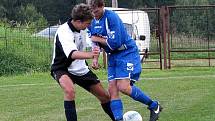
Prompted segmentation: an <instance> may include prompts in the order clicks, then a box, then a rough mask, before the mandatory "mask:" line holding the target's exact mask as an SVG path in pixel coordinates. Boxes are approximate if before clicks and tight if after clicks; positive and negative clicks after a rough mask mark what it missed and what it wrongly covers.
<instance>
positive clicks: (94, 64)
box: [91, 58, 99, 70]
mask: <svg viewBox="0 0 215 121" xmlns="http://www.w3.org/2000/svg"><path fill="white" fill-rule="evenodd" d="M91 66H92V68H93V69H95V70H97V69H99V63H98V59H97V58H94V59H93V61H92V65H91Z"/></svg>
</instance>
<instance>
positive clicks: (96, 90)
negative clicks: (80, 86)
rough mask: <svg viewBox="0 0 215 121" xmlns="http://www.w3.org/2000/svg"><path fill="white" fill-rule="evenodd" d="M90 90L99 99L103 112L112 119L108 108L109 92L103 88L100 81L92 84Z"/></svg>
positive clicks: (111, 113)
mask: <svg viewBox="0 0 215 121" xmlns="http://www.w3.org/2000/svg"><path fill="white" fill-rule="evenodd" d="M90 92H91V93H92V94H93V95H95V96H96V97H97V99H98V100H99V101H100V103H101V106H102V108H103V110H104V111H105V113H107V114H108V115H109V117H110V118H111V119H112V121H115V120H114V116H113V112H112V111H111V108H110V95H109V93H108V92H107V91H106V90H105V89H104V88H103V86H102V84H101V83H97V84H95V85H92V86H91V87H90Z"/></svg>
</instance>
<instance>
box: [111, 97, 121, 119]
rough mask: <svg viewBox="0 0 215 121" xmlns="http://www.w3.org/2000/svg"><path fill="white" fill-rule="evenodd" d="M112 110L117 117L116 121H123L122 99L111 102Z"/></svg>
mask: <svg viewBox="0 0 215 121" xmlns="http://www.w3.org/2000/svg"><path fill="white" fill-rule="evenodd" d="M110 107H111V110H112V112H113V115H114V117H115V121H120V120H122V119H123V105H122V101H121V99H116V100H111V104H110Z"/></svg>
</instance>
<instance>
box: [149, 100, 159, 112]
mask: <svg viewBox="0 0 215 121" xmlns="http://www.w3.org/2000/svg"><path fill="white" fill-rule="evenodd" d="M157 107H158V102H157V101H153V102H152V104H151V105H149V107H148V109H149V110H152V109H157Z"/></svg>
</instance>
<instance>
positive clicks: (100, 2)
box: [89, 0, 104, 7]
mask: <svg viewBox="0 0 215 121" xmlns="http://www.w3.org/2000/svg"><path fill="white" fill-rule="evenodd" d="M89 5H90V6H91V7H101V6H104V0H90V2H89Z"/></svg>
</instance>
